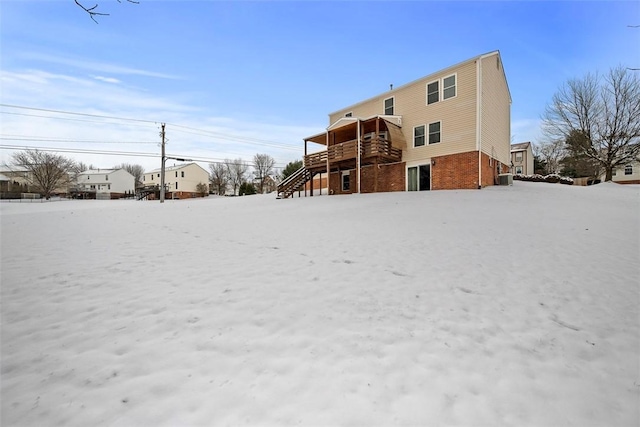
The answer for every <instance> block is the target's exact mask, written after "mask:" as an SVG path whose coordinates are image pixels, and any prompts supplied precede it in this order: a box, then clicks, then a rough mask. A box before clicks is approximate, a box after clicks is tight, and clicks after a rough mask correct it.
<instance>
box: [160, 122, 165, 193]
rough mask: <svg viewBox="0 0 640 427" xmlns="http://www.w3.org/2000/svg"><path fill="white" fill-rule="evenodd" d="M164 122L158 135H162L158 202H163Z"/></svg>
mask: <svg viewBox="0 0 640 427" xmlns="http://www.w3.org/2000/svg"><path fill="white" fill-rule="evenodd" d="M164 125H165V124H164V123H162V131H161V132H160V136H161V137H162V165H161V166H160V203H164V162H165V160H166V157H165V155H164V145H165V141H164Z"/></svg>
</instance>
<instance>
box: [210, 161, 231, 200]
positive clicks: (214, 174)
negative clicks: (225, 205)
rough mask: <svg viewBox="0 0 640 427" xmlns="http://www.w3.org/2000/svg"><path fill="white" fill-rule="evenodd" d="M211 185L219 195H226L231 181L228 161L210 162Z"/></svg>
mask: <svg viewBox="0 0 640 427" xmlns="http://www.w3.org/2000/svg"><path fill="white" fill-rule="evenodd" d="M209 172H210V176H211V179H210V181H211V186H212V187H213V191H215V192H216V194H218V195H219V196H224V194H225V193H226V192H227V184H228V183H229V169H228V166H227V164H226V163H209Z"/></svg>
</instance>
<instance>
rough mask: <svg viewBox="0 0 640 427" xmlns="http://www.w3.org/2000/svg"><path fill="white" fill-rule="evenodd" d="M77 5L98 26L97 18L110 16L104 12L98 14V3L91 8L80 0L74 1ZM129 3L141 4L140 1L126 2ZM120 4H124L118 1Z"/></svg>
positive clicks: (129, 0)
mask: <svg viewBox="0 0 640 427" xmlns="http://www.w3.org/2000/svg"><path fill="white" fill-rule="evenodd" d="M74 1H75V3H76V5H78V6H79V7H80V8H81V9H82V10H84V11H85V12H87V13H88V14H89V16H90V17H91V19H92V20H93V22H95V23H96V24H97V23H98V21H96V16H109V14H108V13H103V12H98V11H97V10H96V9H98V3H96V4H95V5H93V6H91V7H87V6H85V5H83V4H82V3H80V1H79V0H74ZM125 1H126V2H127V3H134V4H140V2H139V1H136V0H125ZM118 3H122V1H121V0H118Z"/></svg>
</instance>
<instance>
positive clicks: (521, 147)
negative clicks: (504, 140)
mask: <svg viewBox="0 0 640 427" xmlns="http://www.w3.org/2000/svg"><path fill="white" fill-rule="evenodd" d="M530 146H531V143H530V142H519V143H517V144H511V152H512V153H513V152H514V151H525V150H528V149H529V147H530Z"/></svg>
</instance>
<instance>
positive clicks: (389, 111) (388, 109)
mask: <svg viewBox="0 0 640 427" xmlns="http://www.w3.org/2000/svg"><path fill="white" fill-rule="evenodd" d="M384 114H385V115H387V116H393V97H391V98H387V99H385V100H384Z"/></svg>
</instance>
